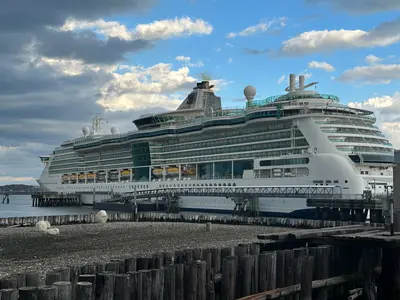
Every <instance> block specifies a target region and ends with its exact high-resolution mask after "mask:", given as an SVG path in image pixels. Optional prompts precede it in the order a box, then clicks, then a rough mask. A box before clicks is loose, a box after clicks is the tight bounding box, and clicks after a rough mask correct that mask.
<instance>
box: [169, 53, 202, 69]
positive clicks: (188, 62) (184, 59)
mask: <svg viewBox="0 0 400 300" xmlns="http://www.w3.org/2000/svg"><path fill="white" fill-rule="evenodd" d="M175 60H177V61H180V62H182V63H184V65H185V66H188V67H193V68H199V67H204V63H203V62H202V61H201V60H199V61H198V62H197V63H192V62H191V60H192V58H191V57H189V56H182V55H181V56H177V57H175Z"/></svg>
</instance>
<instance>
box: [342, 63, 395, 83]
mask: <svg viewBox="0 0 400 300" xmlns="http://www.w3.org/2000/svg"><path fill="white" fill-rule="evenodd" d="M398 79H400V64H374V65H370V66H357V67H354V68H352V69H349V70H346V71H344V72H343V73H342V74H341V75H340V76H339V77H338V78H336V80H338V81H341V82H345V83H352V82H358V83H362V84H389V83H391V82H392V81H393V80H398Z"/></svg>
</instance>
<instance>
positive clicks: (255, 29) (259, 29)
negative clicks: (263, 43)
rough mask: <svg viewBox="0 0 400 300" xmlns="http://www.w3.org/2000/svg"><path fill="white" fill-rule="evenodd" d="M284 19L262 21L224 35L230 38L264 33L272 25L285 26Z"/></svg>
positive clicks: (276, 26)
mask: <svg viewBox="0 0 400 300" xmlns="http://www.w3.org/2000/svg"><path fill="white" fill-rule="evenodd" d="M285 21H286V18H285V17H280V18H276V19H273V20H271V21H269V22H262V23H259V24H257V25H253V26H249V27H247V28H245V29H243V30H242V31H239V32H230V33H228V34H227V35H226V37H227V38H230V39H232V38H235V37H238V36H242V37H243V36H249V35H254V34H257V33H265V32H267V31H269V30H270V29H272V27H273V26H275V28H274V29H278V28H282V27H285V26H286V23H285Z"/></svg>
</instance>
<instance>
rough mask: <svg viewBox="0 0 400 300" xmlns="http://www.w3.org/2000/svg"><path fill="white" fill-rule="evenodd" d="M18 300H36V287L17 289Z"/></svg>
mask: <svg viewBox="0 0 400 300" xmlns="http://www.w3.org/2000/svg"><path fill="white" fill-rule="evenodd" d="M18 294H19V300H37V294H38V289H37V287H36V286H24V287H20V288H19V289H18Z"/></svg>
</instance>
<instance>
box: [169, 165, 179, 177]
mask: <svg viewBox="0 0 400 300" xmlns="http://www.w3.org/2000/svg"><path fill="white" fill-rule="evenodd" d="M167 174H168V175H179V168H177V167H169V168H167Z"/></svg>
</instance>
